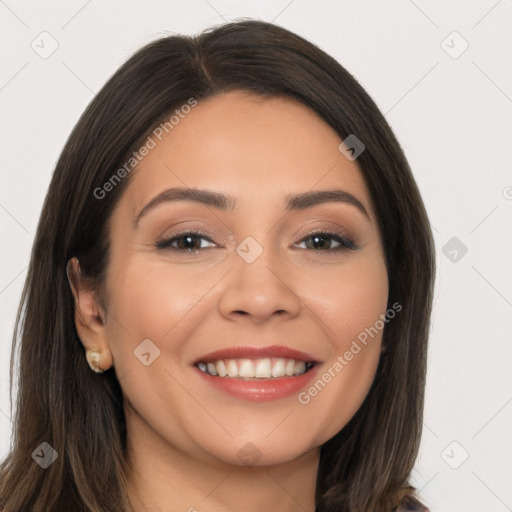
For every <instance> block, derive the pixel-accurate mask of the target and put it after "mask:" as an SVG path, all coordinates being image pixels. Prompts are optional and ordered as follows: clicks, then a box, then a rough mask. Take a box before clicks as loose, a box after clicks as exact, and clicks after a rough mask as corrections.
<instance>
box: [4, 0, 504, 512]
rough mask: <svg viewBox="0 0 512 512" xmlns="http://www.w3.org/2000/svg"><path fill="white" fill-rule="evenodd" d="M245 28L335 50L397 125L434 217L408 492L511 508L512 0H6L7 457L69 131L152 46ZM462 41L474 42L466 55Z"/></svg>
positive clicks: (440, 503)
mask: <svg viewBox="0 0 512 512" xmlns="http://www.w3.org/2000/svg"><path fill="white" fill-rule="evenodd" d="M240 17H251V18H256V19H262V20H266V21H274V22H275V23H277V24H279V25H282V26H284V27H285V28H288V29H290V30H292V31H294V32H296V33H298V34H299V35H301V36H303V37H306V38H307V39H309V40H310V41H312V42H314V43H316V44H317V45H318V46H320V47H321V48H322V49H323V50H325V51H326V52H327V53H329V54H331V55H332V56H333V57H334V58H336V59H337V60H339V62H340V63H341V64H342V65H343V66H345V67H346V68H347V69H348V70H349V71H350V72H351V73H352V74H353V75H354V76H355V77H356V78H357V79H358V80H359V82H360V83H361V84H362V85H363V86H364V87H365V88H366V90H367V91H368V93H369V94H370V95H371V96H372V98H373V99H374V100H375V101H376V103H377V105H378V106H379V108H380V109H381V110H382V112H383V113H385V115H386V118H387V120H388V122H389V123H390V125H391V126H392V128H393V130H394V131H395V133H396V135H397V137H398V139H399V141H400V143H401V144H402V146H403V148H404V151H405V153H406V156H407V158H408V160H409V162H410V164H411V167H412V169H413V173H414V176H415V178H416V180H417V182H418V185H419V187H420V190H421V193H422V196H423V198H424V201H425V204H426V206H427V210H428V213H429V217H430V221H431V224H432V228H433V231H434V234H435V241H436V245H437V261H438V276H437V283H436V293H435V302H434V312H433V317H432V334H431V340H430V348H429V370H428V382H427V400H426V410H425V428H424V435H423V440H422V447H421V453H420V458H419V460H418V463H417V465H416V469H415V471H414V474H413V476H414V483H415V484H416V485H417V487H418V488H419V489H420V490H421V494H422V496H423V498H424V499H425V501H426V502H427V504H428V505H429V506H430V508H431V510H432V512H434V511H448V510H450V511H453V512H455V511H464V512H477V511H478V512H480V511H485V512H505V511H507V510H509V511H510V510H512V486H511V485H510V484H511V481H510V475H511V474H512V467H511V463H510V460H511V459H512V440H511V434H510V433H511V432H512V379H511V374H512V372H511V361H512V335H511V327H510V326H511V324H512V272H511V270H510V262H511V261H512V260H511V258H510V255H511V250H510V249H511V247H512V229H511V226H512V172H511V170H512V166H511V160H512V159H511V156H510V155H511V153H510V149H511V143H512V138H511V135H512V128H511V125H512V123H511V119H512V73H510V62H511V56H512V30H511V27H512V1H511V0H500V1H496V0H482V1H473V2H469V1H464V2H463V1H459V2H455V1H450V2H447V1H422V0H415V1H412V0H395V1H386V2H377V1H374V2H369V1H359V2H351V1H350V2H349V1H337V2H336V1H334V0H331V1H328V0H322V1H315V2H312V1H310V2H306V1H303V0H292V1H289V0H282V1H268V0H266V1H258V2H255V1H254V2H248V1H234V0H233V1H227V0H208V1H206V0H194V1H187V2H185V1H181V2H177V1H174V2H164V1H151V2H135V1H133V0H130V1H123V2H121V1H115V2H114V1H109V2H99V1H98V0H89V1H87V0H73V1H68V2H65V3H64V2H56V1H46V2H44V3H36V2H27V1H18V2H15V1H14V0H5V1H0V33H1V34H2V39H3V40H2V47H3V52H2V64H1V68H0V107H1V113H2V115H1V134H0V137H1V140H2V155H1V163H2V165H1V166H0V176H1V188H0V231H1V232H0V235H1V247H2V250H1V266H0V269H1V271H0V312H1V321H0V329H1V331H0V343H1V345H0V386H1V390H0V456H1V457H4V456H5V454H6V453H7V450H8V447H9V439H10V431H11V425H10V420H9V416H10V406H9V394H8V364H9V355H10V346H11V336H12V330H13V325H14V318H15V313H16V308H17V305H18V302H19V298H20V294H21V290H22V285H23V281H24V278H25V276H26V269H27V265H28V261H29V252H30V250H31V245H32V241H33V239H34V233H35V228H36V225H37V221H38V218H39V214H40V211H41V207H42V203H43V200H44V197H45V195H46V191H47V187H48V184H49V181H50V176H51V173H52V171H53V168H54V166H55V163H56V161H57V159H58V157H59V154H60V151H61V150H62V147H63V145H64V142H65V140H66V138H67V137H68V135H69V133H70V131H71V129H72V127H73V126H74V124H75V123H76V121H77V120H78V118H79V116H80V114H81V113H82V112H83V110H84V109H85V107H86V105H87V104H88V103H89V101H90V100H91V99H92V97H93V96H94V94H95V93H96V92H97V91H98V90H99V89H100V88H101V86H102V85H103V84H104V83H105V82H106V80H107V79H108V77H109V76H110V75H111V74H112V73H113V72H114V71H115V70H116V69H117V68H118V67H119V66H120V65H121V64H122V63H123V62H124V61H125V60H126V59H127V58H128V57H129V56H130V55H131V54H132V53H133V52H134V51H136V50H137V49H139V48H140V47H141V46H143V45H144V44H146V43H148V42H149V41H151V40H153V39H156V38H158V37H161V36H164V35H170V34H172V33H182V34H195V33H197V32H199V31H200V30H202V29H204V28H207V27H209V26H211V25H217V24H221V23H224V22H225V21H232V20H235V19H239V18H240ZM43 31H46V32H48V33H49V34H51V37H52V38H54V39H55V40H56V41H57V42H58V48H57V50H56V51H55V52H54V53H53V54H52V55H51V56H49V57H48V58H47V59H43V58H41V57H40V56H39V55H38V54H37V53H36V52H35V51H34V50H33V49H32V47H31V44H32V42H33V41H35V42H34V45H36V44H38V45H39V46H42V44H43V43H41V37H46V38H48V36H40V34H41V32H43ZM453 31H456V32H458V34H459V35H457V34H455V35H454V34H452V32H453ZM464 40H465V41H466V42H467V44H469V47H468V48H467V50H466V51H464V53H462V54H461V55H458V54H459V53H460V52H461V51H462V50H463V49H464V46H465V44H466V43H464ZM443 41H444V43H443ZM49 43H50V39H46V43H45V47H46V48H49ZM450 53H451V56H450ZM454 56H457V58H453V57H454ZM453 237H456V238H457V239H458V241H457V240H456V241H455V242H454V241H452V242H451V244H453V243H455V244H459V247H460V244H461V243H462V244H464V245H465V246H466V247H467V249H468V251H467V253H466V254H465V255H463V256H461V255H462V253H461V252H460V250H459V252H458V256H459V257H458V260H457V261H455V262H454V261H452V258H453V253H452V255H450V254H449V250H452V249H453V247H452V246H451V245H449V246H448V247H447V249H445V252H446V253H447V255H445V253H443V247H444V246H445V245H446V244H447V243H448V242H449V241H450V240H451V239H452V238H453ZM466 456H467V459H466V460H465V461H464V462H462V461H463V460H464V457H466ZM461 463H462V464H461ZM457 466H459V467H458V468H457V469H454V468H455V467H457Z"/></svg>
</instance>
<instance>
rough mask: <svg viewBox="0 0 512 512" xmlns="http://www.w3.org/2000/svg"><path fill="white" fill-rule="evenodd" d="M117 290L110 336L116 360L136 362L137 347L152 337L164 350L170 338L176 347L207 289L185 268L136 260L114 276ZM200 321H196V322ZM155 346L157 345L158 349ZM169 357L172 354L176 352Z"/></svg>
mask: <svg viewBox="0 0 512 512" xmlns="http://www.w3.org/2000/svg"><path fill="white" fill-rule="evenodd" d="M110 286H111V289H112V290H114V291H115V292H114V293H113V297H112V300H111V303H110V309H109V313H110V318H111V321H110V322H109V325H108V336H109V341H110V343H111V350H112V353H113V355H114V358H115V360H116V366H118V365H117V363H118V362H119V363H120V362H121V361H123V362H124V363H125V364H126V365H128V366H130V365H131V364H132V363H133V360H134V359H133V356H134V350H135V351H136V350H137V347H138V346H139V345H140V344H141V342H143V340H146V339H149V340H151V341H152V343H154V344H155V346H156V347H157V348H158V349H159V350H161V351H162V352H163V351H164V350H165V345H166V344H168V343H169V340H173V351H172V352H174V349H175V351H176V353H177V352H178V349H179V344H180V340H182V339H185V338H186V336H187V334H188V332H187V329H192V327H193V326H192V325H191V323H190V322H189V318H190V315H189V313H190V312H191V311H193V310H194V309H195V305H196V304H197V303H198V302H199V301H200V299H201V296H202V295H204V293H205V291H202V288H204V286H205V285H204V283H203V286H202V287H201V283H199V282H194V279H193V278H192V279H191V276H190V275H188V274H187V273H185V272H179V271H178V272H176V271H174V272H172V274H171V273H170V272H169V266H168V265H167V266H165V265H162V264H161V263H156V264H154V265H147V264H146V265H142V264H137V263H136V261H134V262H133V263H131V264H129V265H125V266H124V267H122V273H121V272H120V273H118V274H117V275H115V276H113V277H112V280H111V283H110ZM196 325H197V324H196ZM178 333H179V335H178ZM155 350H156V349H155ZM172 352H171V353H167V354H166V357H171V358H172V357H173V353H172Z"/></svg>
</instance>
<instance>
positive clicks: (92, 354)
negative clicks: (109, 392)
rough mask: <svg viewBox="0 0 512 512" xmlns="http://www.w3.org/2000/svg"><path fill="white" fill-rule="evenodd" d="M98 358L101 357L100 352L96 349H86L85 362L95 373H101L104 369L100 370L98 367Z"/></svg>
mask: <svg viewBox="0 0 512 512" xmlns="http://www.w3.org/2000/svg"><path fill="white" fill-rule="evenodd" d="M100 359H101V353H100V352H98V351H97V350H88V351H87V362H88V363H89V366H90V367H91V370H93V371H94V372H96V373H103V372H104V371H105V370H102V369H101V368H100V365H99V363H100Z"/></svg>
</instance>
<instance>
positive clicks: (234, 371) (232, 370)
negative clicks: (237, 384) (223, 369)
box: [227, 359, 238, 377]
mask: <svg viewBox="0 0 512 512" xmlns="http://www.w3.org/2000/svg"><path fill="white" fill-rule="evenodd" d="M227 368H228V375H229V376H230V377H238V365H237V364H236V361H233V359H230V360H229V361H228V366H227Z"/></svg>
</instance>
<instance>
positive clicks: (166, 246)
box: [155, 231, 358, 254]
mask: <svg viewBox="0 0 512 512" xmlns="http://www.w3.org/2000/svg"><path fill="white" fill-rule="evenodd" d="M186 235H192V236H194V237H199V238H204V239H205V240H207V241H208V242H211V243H215V242H214V241H213V240H212V239H211V238H210V237H209V236H208V235H207V234H206V233H203V232H202V231H182V232H181V233H173V236H172V238H164V239H162V240H158V241H157V242H156V243H155V247H156V248H157V249H161V250H171V251H174V252H177V253H182V254H183V253H188V254H192V253H195V254H197V252H198V251H202V250H203V249H180V248H177V247H172V246H171V244H172V243H173V242H175V241H176V240H178V239H180V238H183V237H184V236H186ZM315 236H318V237H320V238H331V239H333V240H335V241H336V242H339V243H340V244H341V245H340V246H338V247H334V248H331V249H325V250H322V249H320V250H315V249H311V250H312V251H314V252H326V253H329V254H332V253H336V252H340V251H346V250H356V249H358V247H357V245H356V244H355V243H354V242H353V241H352V240H350V238H347V237H346V236H344V234H343V233H338V232H331V231H314V232H312V233H308V234H307V236H306V237H304V238H302V240H301V241H300V243H302V242H304V241H306V240H308V239H310V238H313V237H315Z"/></svg>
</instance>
